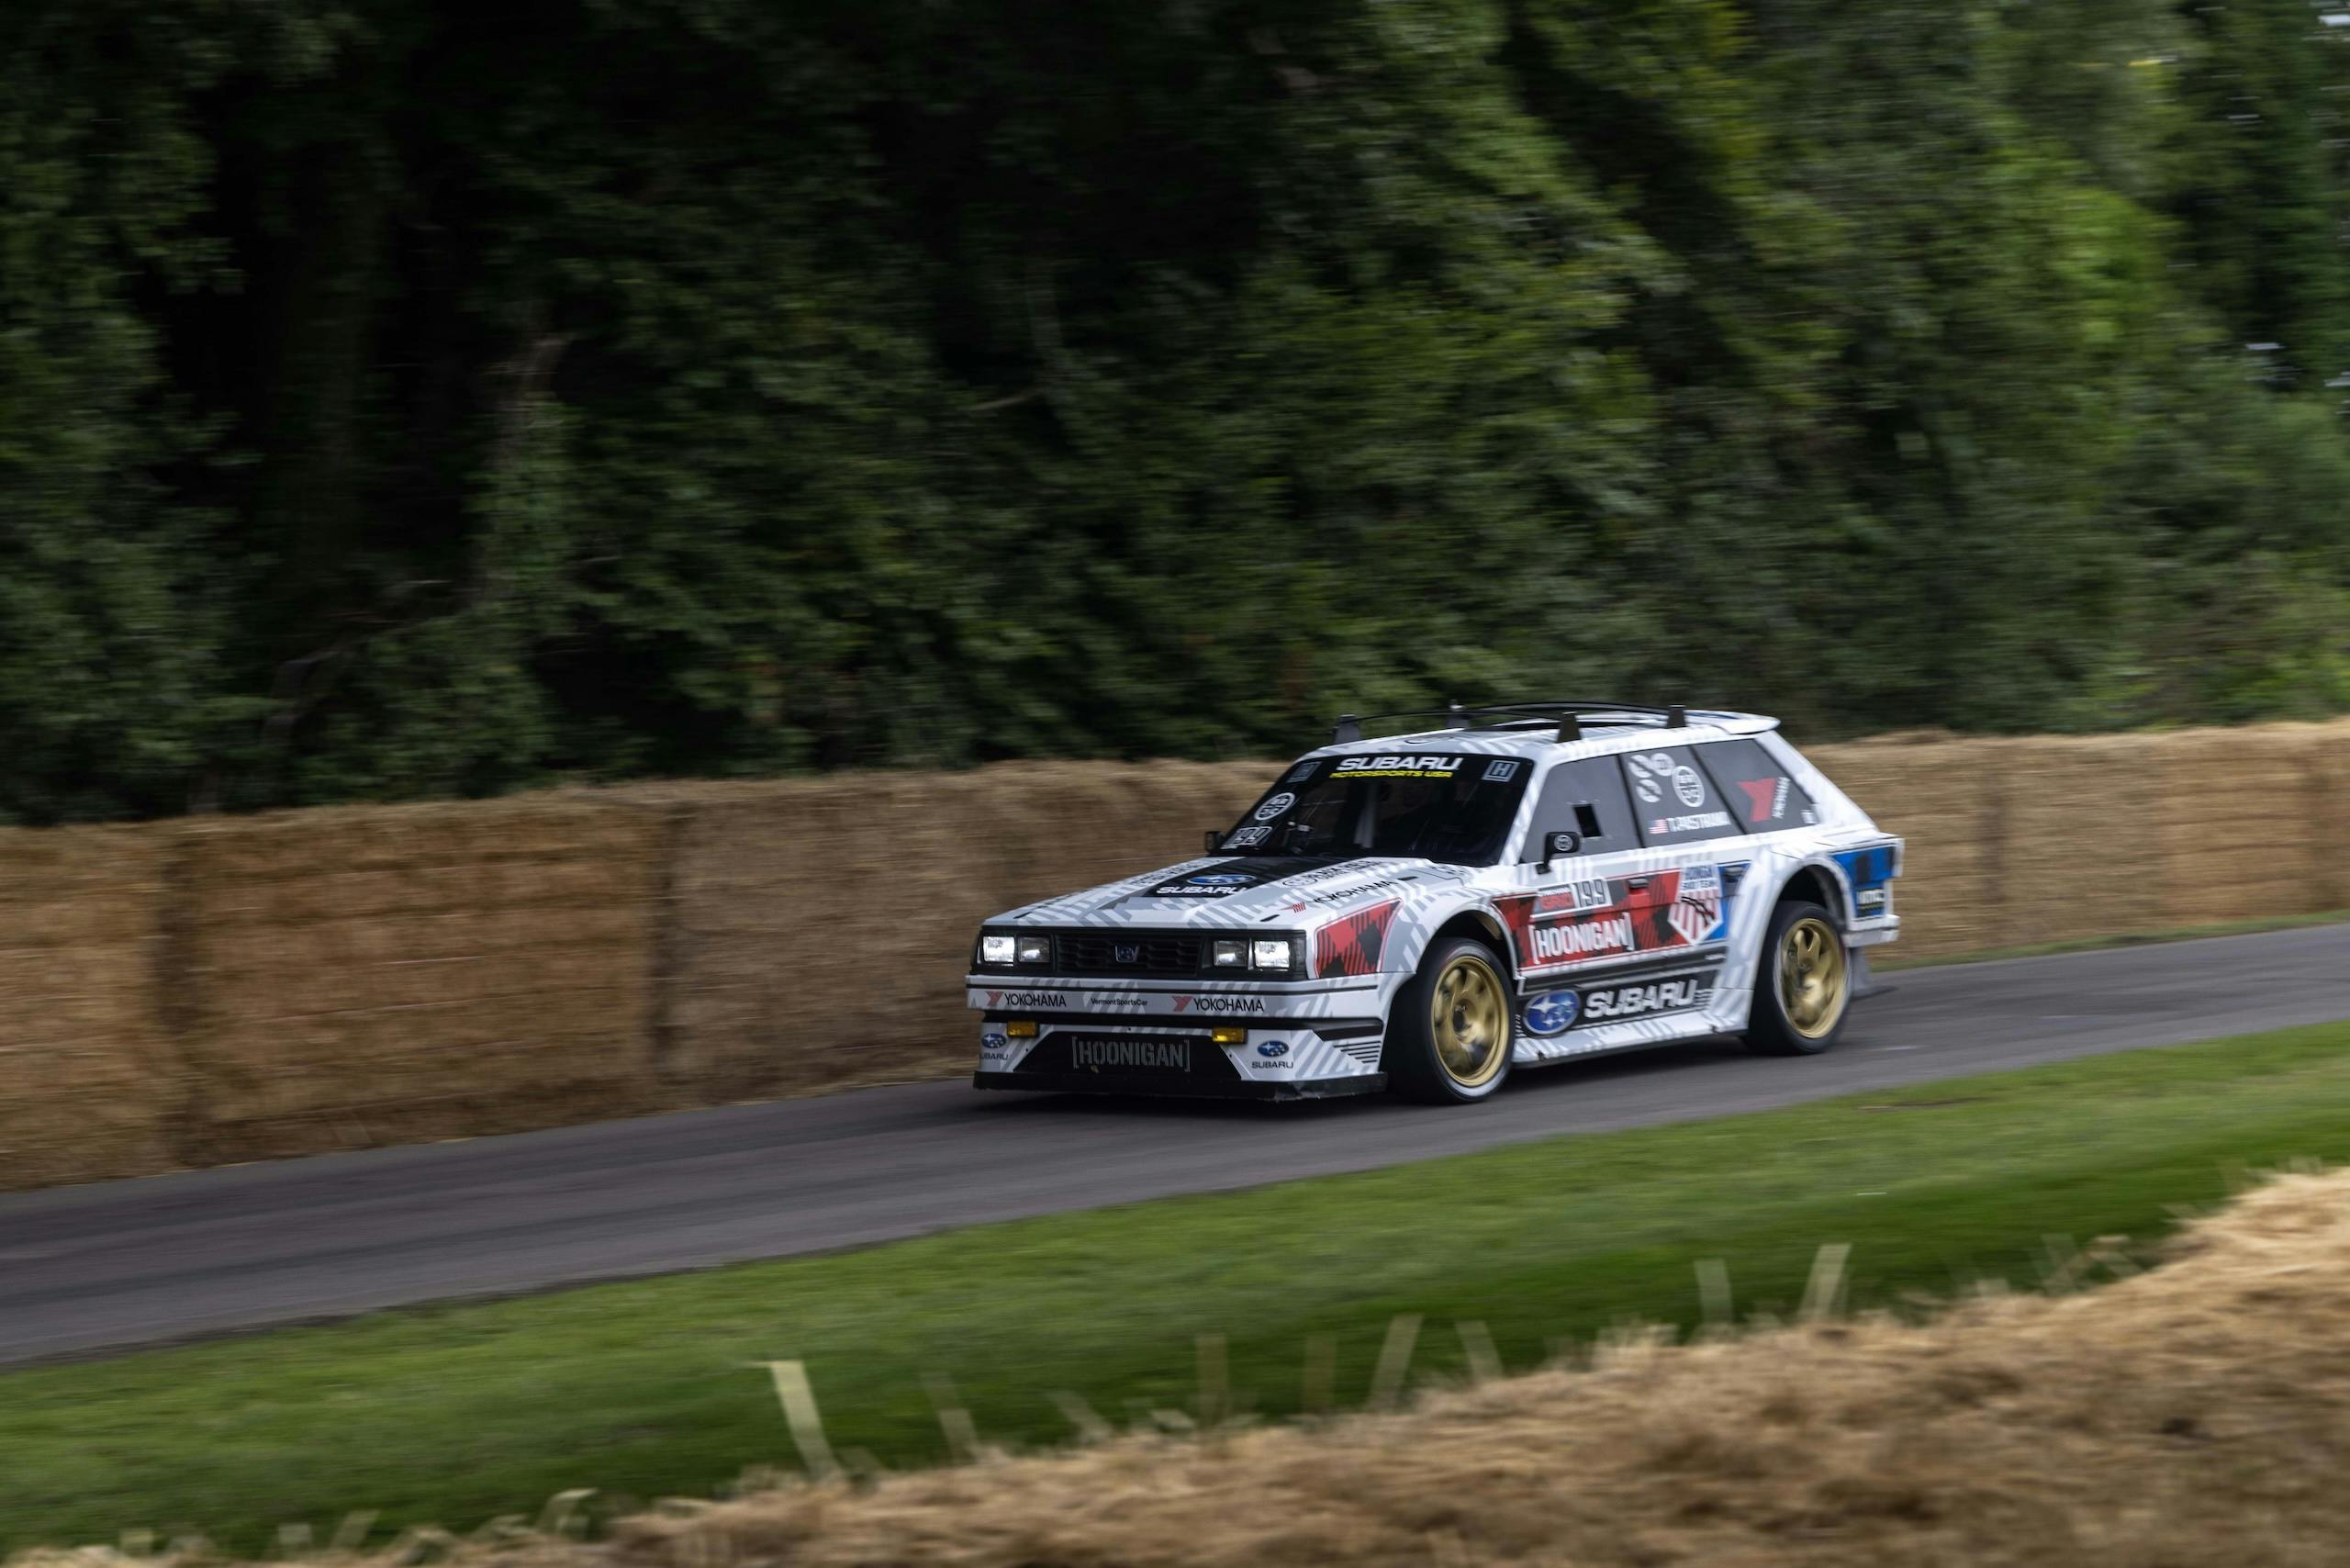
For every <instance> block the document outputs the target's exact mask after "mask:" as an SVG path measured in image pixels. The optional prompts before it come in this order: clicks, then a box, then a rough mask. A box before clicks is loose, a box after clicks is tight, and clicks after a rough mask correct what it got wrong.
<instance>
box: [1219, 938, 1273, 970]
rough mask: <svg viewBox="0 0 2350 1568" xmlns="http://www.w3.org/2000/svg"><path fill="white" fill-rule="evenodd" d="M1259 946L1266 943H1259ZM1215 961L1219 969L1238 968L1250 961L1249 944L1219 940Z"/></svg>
mask: <svg viewBox="0 0 2350 1568" xmlns="http://www.w3.org/2000/svg"><path fill="white" fill-rule="evenodd" d="M1258 946H1264V944H1262V943H1259V944H1258ZM1213 961H1214V965H1215V967H1216V968H1217V969H1238V968H1239V967H1240V966H1241V965H1242V964H1244V963H1247V962H1248V943H1246V942H1218V943H1217V944H1216V945H1215V949H1214V960H1213Z"/></svg>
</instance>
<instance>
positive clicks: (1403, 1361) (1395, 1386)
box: [1370, 1312, 1420, 1410]
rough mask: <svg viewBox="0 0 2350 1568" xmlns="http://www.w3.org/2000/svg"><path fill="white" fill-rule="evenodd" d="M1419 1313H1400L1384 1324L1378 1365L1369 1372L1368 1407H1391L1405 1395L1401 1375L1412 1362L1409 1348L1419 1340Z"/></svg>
mask: <svg viewBox="0 0 2350 1568" xmlns="http://www.w3.org/2000/svg"><path fill="white" fill-rule="evenodd" d="M1419 1338H1420V1315H1419V1314H1418V1313H1416V1312H1399V1313H1397V1314H1396V1315H1395V1316H1394V1319H1393V1321H1392V1322H1390V1323H1389V1324H1388V1325H1387V1340H1386V1342H1385V1343H1384V1344H1382V1345H1381V1346H1380V1347H1379V1364H1378V1365H1377V1366H1376V1367H1373V1368H1372V1369H1371V1400H1370V1407H1371V1409H1373V1410H1392V1409H1393V1408H1394V1407H1395V1404H1396V1402H1397V1401H1398V1400H1400V1399H1401V1398H1403V1396H1404V1373H1405V1372H1407V1371H1409V1370H1410V1368H1411V1365H1412V1347H1413V1346H1414V1345H1416V1344H1417V1343H1418V1342H1419Z"/></svg>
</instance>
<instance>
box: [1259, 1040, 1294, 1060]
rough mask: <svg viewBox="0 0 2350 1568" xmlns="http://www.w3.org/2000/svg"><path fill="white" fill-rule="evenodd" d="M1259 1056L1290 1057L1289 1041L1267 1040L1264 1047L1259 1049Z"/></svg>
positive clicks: (1261, 1046)
mask: <svg viewBox="0 0 2350 1568" xmlns="http://www.w3.org/2000/svg"><path fill="white" fill-rule="evenodd" d="M1257 1054H1258V1055H1259V1056H1260V1057H1285V1056H1287V1055H1289V1042H1288V1041H1287V1040H1267V1041H1266V1042H1265V1043H1264V1044H1263V1045H1260V1046H1259V1047H1257Z"/></svg>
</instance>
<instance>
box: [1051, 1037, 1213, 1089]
mask: <svg viewBox="0 0 2350 1568" xmlns="http://www.w3.org/2000/svg"><path fill="white" fill-rule="evenodd" d="M1020 1070H1021V1071H1023V1072H1038V1073H1072V1072H1073V1073H1089V1074H1094V1075H1098V1076H1100V1077H1104V1078H1215V1079H1229V1078H1232V1077H1234V1076H1236V1075H1235V1074H1234V1072H1233V1070H1232V1062H1231V1058H1228V1057H1226V1056H1225V1053H1224V1048H1223V1047H1220V1046H1218V1045H1216V1044H1215V1043H1214V1041H1213V1040H1211V1039H1210V1038H1209V1037H1208V1036H1205V1035H1176V1034H1163V1035H1162V1034H1145V1033H1141V1032H1139V1031H1137V1032H1135V1033H1131V1034H1129V1033H1126V1032H1125V1031H1119V1032H1116V1033H1112V1032H1108V1031H1103V1030H1094V1029H1057V1030H1055V1031H1054V1032H1053V1033H1051V1034H1049V1035H1047V1036H1045V1038H1044V1039H1043V1040H1041V1041H1039V1042H1038V1043H1037V1046H1036V1048H1035V1050H1033V1051H1030V1052H1029V1053H1028V1055H1027V1056H1026V1057H1025V1058H1023V1059H1022V1061H1021V1063H1020Z"/></svg>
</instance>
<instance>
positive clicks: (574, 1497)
mask: <svg viewBox="0 0 2350 1568" xmlns="http://www.w3.org/2000/svg"><path fill="white" fill-rule="evenodd" d="M594 1495H596V1489H595V1488H594V1487H593V1486H574V1487H573V1488H571V1489H570V1490H569V1491H567V1492H558V1493H556V1494H555V1495H554V1496H552V1497H550V1498H548V1499H547V1506H545V1507H543V1508H541V1509H540V1510H539V1533H540V1534H541V1535H569V1534H570V1533H571V1527H572V1525H573V1523H574V1521H576V1522H577V1523H578V1525H579V1527H580V1531H581V1533H582V1534H585V1533H586V1530H587V1524H588V1520H587V1516H585V1515H584V1514H582V1513H581V1512H580V1511H579V1505H580V1504H582V1503H584V1502H586V1501H587V1500H588V1498H590V1497H593V1496H594Z"/></svg>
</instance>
